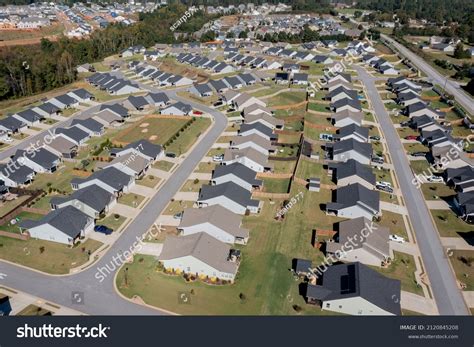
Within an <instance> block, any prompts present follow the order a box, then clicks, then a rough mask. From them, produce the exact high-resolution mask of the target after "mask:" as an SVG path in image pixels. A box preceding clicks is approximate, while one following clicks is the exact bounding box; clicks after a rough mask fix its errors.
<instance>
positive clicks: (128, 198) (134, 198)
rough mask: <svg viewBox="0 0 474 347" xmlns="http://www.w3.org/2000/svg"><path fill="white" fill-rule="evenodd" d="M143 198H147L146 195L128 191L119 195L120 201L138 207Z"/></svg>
mask: <svg viewBox="0 0 474 347" xmlns="http://www.w3.org/2000/svg"><path fill="white" fill-rule="evenodd" d="M143 200H145V197H144V196H142V195H138V194H134V193H128V194H124V195H122V196H121V197H119V199H118V202H119V203H120V204H124V205H127V206H130V207H137V206H139V205H140V204H141V203H142V201H143Z"/></svg>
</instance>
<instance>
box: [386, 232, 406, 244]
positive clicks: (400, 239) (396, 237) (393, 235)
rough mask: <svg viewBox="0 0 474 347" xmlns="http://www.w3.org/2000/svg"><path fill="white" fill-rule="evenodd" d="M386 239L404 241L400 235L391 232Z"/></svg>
mask: <svg viewBox="0 0 474 347" xmlns="http://www.w3.org/2000/svg"><path fill="white" fill-rule="evenodd" d="M388 239H389V240H390V241H394V242H398V243H405V239H404V238H403V237H401V236H398V235H395V234H391V235H390V236H389V237H388Z"/></svg>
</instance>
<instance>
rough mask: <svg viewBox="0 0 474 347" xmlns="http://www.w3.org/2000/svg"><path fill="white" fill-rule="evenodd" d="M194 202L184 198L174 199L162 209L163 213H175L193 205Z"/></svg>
mask: <svg viewBox="0 0 474 347" xmlns="http://www.w3.org/2000/svg"><path fill="white" fill-rule="evenodd" d="M193 205H194V202H192V201H186V200H174V201H170V203H169V204H168V206H166V208H165V209H164V210H163V214H167V215H175V214H176V213H179V212H182V211H183V210H185V209H187V208H191V207H193Z"/></svg>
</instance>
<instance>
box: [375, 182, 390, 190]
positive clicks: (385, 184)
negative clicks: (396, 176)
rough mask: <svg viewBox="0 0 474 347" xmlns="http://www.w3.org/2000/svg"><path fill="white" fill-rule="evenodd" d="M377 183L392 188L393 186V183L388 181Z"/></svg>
mask: <svg viewBox="0 0 474 347" xmlns="http://www.w3.org/2000/svg"><path fill="white" fill-rule="evenodd" d="M375 184H378V185H380V186H385V187H390V188H391V187H392V183H390V182H386V181H377V182H375Z"/></svg>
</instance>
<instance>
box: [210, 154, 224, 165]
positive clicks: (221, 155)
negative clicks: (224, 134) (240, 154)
mask: <svg viewBox="0 0 474 347" xmlns="http://www.w3.org/2000/svg"><path fill="white" fill-rule="evenodd" d="M223 160H224V154H220V155H215V156H213V157H212V161H215V162H216V163H220V162H222V161H223Z"/></svg>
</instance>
